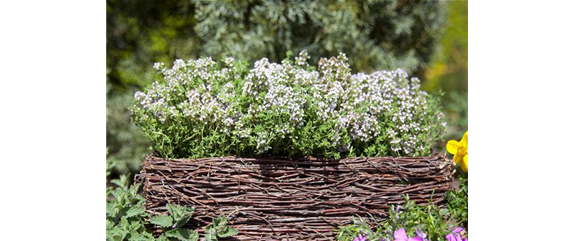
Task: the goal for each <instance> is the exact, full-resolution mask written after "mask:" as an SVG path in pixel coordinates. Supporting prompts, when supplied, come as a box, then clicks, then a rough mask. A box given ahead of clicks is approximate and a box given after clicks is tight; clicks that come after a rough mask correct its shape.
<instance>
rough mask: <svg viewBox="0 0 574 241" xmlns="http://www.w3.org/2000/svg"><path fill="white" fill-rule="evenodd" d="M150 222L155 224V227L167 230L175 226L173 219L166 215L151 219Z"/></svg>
mask: <svg viewBox="0 0 574 241" xmlns="http://www.w3.org/2000/svg"><path fill="white" fill-rule="evenodd" d="M149 222H150V223H153V224H155V225H158V226H160V227H162V228H167V227H170V226H171V225H172V224H173V218H171V217H170V216H165V215H157V216H153V217H151V218H150V219H149Z"/></svg>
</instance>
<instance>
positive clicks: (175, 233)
mask: <svg viewBox="0 0 574 241" xmlns="http://www.w3.org/2000/svg"><path fill="white" fill-rule="evenodd" d="M165 236H166V237H170V238H177V239H178V240H181V241H197V239H199V234H198V233H197V232H196V231H194V230H190V229H180V228H178V229H172V230H169V231H167V232H165Z"/></svg>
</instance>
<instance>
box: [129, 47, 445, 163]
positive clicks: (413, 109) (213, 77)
mask: <svg viewBox="0 0 574 241" xmlns="http://www.w3.org/2000/svg"><path fill="white" fill-rule="evenodd" d="M308 60H309V55H308V54H307V52H306V51H302V52H301V53H300V54H299V56H297V57H296V58H295V61H294V63H291V62H290V61H287V60H285V61H283V62H282V63H280V64H279V63H271V62H269V60H268V59H267V58H263V59H261V60H259V61H257V62H255V64H254V68H253V69H251V70H250V71H249V72H242V71H241V70H239V69H238V68H237V64H236V63H235V59H233V58H225V59H224V60H223V61H222V62H223V63H222V65H223V67H217V63H216V62H214V61H212V60H211V58H202V59H198V60H189V61H183V60H176V61H175V62H174V64H173V67H172V68H166V67H164V65H163V64H162V63H156V64H154V68H155V69H156V70H157V71H158V73H159V74H160V75H161V78H162V81H160V82H155V83H153V84H152V85H151V87H149V88H148V89H147V90H146V92H145V93H143V92H137V93H136V94H135V99H136V100H137V104H136V105H135V106H134V107H133V108H131V110H132V113H133V115H134V116H135V117H136V118H135V121H136V123H138V124H139V125H140V126H143V125H146V124H147V123H158V124H156V126H155V127H154V128H155V129H158V128H159V129H162V128H164V129H168V128H171V129H170V130H173V129H174V128H173V127H170V126H174V125H186V128H187V129H186V130H187V131H188V132H190V133H182V134H181V135H180V136H179V138H186V136H191V138H204V137H205V136H206V135H210V134H211V135H213V134H215V133H219V134H222V135H228V136H233V137H234V138H236V139H240V140H241V139H242V140H246V143H248V144H247V145H252V146H253V149H254V150H257V153H264V152H266V151H268V150H269V149H273V148H278V147H276V146H274V145H276V143H279V142H278V140H297V139H298V138H301V137H300V136H298V134H297V133H298V130H300V129H301V128H303V127H304V126H306V125H307V126H308V125H309V124H313V125H315V124H316V125H321V124H324V123H334V124H333V125H332V126H333V130H332V132H333V133H334V134H333V135H330V138H331V140H329V142H331V143H333V146H335V147H336V149H337V150H338V151H340V152H341V151H342V150H343V151H346V150H348V148H349V147H350V146H354V145H356V144H357V143H359V144H358V145H359V146H360V145H362V144H361V143H363V144H368V143H371V144H372V143H374V142H377V143H378V144H377V145H379V146H381V145H383V146H386V147H387V148H388V149H389V153H388V154H393V155H417V154H421V153H425V152H428V149H429V145H430V143H429V140H428V138H425V137H426V136H429V135H430V134H429V133H430V132H431V131H433V129H436V128H437V127H436V126H437V125H436V123H438V124H440V125H441V126H442V127H443V128H444V125H446V123H444V122H443V121H442V119H443V116H442V113H440V112H438V111H436V110H435V109H429V104H428V103H427V98H428V96H427V94H426V93H425V92H423V91H421V90H420V83H419V80H418V79H417V78H409V77H408V75H407V73H406V72H404V71H402V70H400V69H399V70H395V71H378V72H374V73H371V74H364V73H358V74H354V75H353V74H351V69H350V67H349V64H348V59H347V57H346V56H345V54H343V53H341V54H340V55H339V56H338V57H332V58H329V59H326V58H322V59H321V60H320V61H319V64H318V68H317V70H309V64H308ZM433 111H435V112H433ZM437 113H438V114H437ZM144 129H145V128H144ZM200 132H201V133H200ZM345 135H346V136H345ZM344 137H346V138H344ZM152 141H153V140H152ZM432 141H434V140H432ZM281 143H285V142H281ZM287 143H289V142H288V141H287ZM282 148H288V147H282Z"/></svg>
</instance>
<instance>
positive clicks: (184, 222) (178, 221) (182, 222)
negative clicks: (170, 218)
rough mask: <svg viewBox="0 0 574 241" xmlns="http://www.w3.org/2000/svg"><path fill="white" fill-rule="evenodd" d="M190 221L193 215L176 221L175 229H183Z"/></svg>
mask: <svg viewBox="0 0 574 241" xmlns="http://www.w3.org/2000/svg"><path fill="white" fill-rule="evenodd" d="M189 219H191V215H190V214H187V215H184V216H183V217H182V218H180V219H179V220H176V221H175V228H181V227H182V226H183V225H185V224H186V223H187V222H188V221H189Z"/></svg>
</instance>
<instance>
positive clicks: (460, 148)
mask: <svg viewBox="0 0 574 241" xmlns="http://www.w3.org/2000/svg"><path fill="white" fill-rule="evenodd" d="M446 150H447V151H448V152H449V153H450V154H453V155H454V158H453V160H454V163H459V162H460V161H463V160H464V156H465V155H466V133H464V135H463V136H462V140H460V141H455V140H450V141H448V142H447V143H446Z"/></svg>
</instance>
